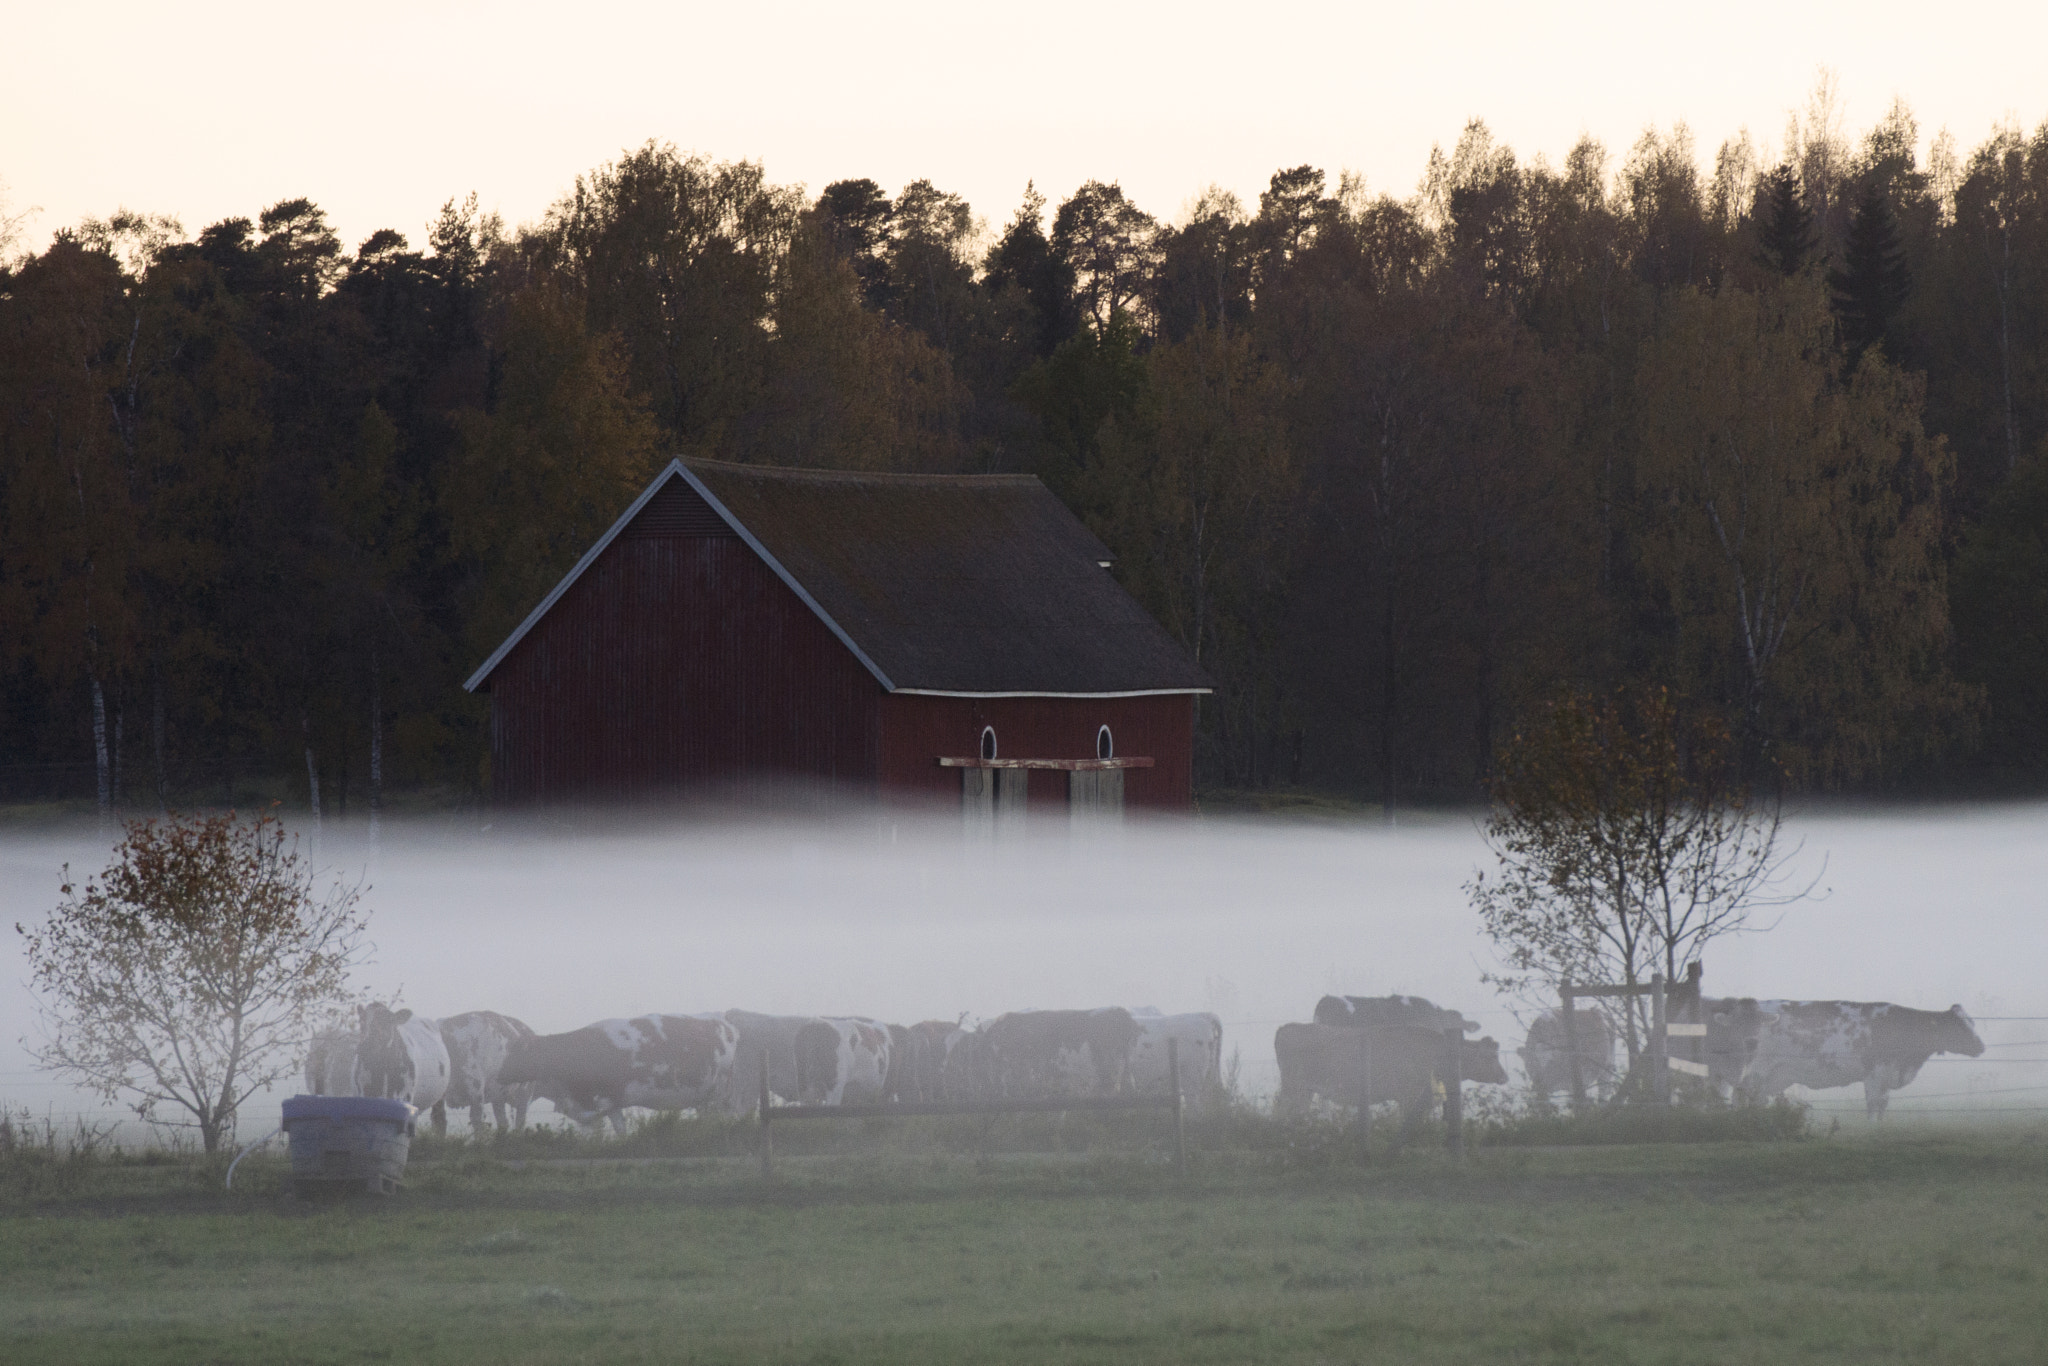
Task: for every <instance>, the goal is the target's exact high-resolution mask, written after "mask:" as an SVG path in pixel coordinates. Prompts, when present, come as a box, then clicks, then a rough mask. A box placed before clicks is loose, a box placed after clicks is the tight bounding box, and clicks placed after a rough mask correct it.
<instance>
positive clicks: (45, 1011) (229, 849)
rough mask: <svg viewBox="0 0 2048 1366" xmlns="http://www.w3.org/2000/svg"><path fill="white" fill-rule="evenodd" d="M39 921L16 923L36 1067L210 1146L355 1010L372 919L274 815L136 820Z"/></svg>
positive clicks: (352, 893)
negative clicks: (95, 871)
mask: <svg viewBox="0 0 2048 1366" xmlns="http://www.w3.org/2000/svg"><path fill="white" fill-rule="evenodd" d="M65 878H66V880H65V882H64V884H63V886H62V889H61V891H62V895H63V897H64V900H63V901H62V902H61V903H59V905H58V906H57V908H56V909H55V911H53V912H52V913H51V915H50V917H49V919H47V920H46V921H44V922H43V923H42V924H41V925H39V926H37V927H35V928H33V929H30V928H28V927H26V926H22V925H16V926H15V931H16V933H18V934H20V935H21V936H22V940H23V947H24V950H25V953H26V956H27V959H28V965H29V973H30V981H31V983H32V986H33V989H34V991H35V993H36V996H37V1007H38V1011H39V1015H40V1019H41V1023H42V1027H43V1031H44V1040H43V1043H42V1045H41V1046H40V1047H38V1048H36V1049H34V1050H33V1051H34V1054H35V1057H36V1059H37V1061H38V1063H39V1064H40V1065H41V1066H43V1067H44V1068H47V1069H49V1070H51V1071H54V1072H59V1073H62V1074H65V1075H67V1076H69V1077H70V1078H72V1079H73V1080H75V1081H77V1082H78V1083H80V1084H81V1085H83V1086H85V1087H86V1088H88V1089H90V1090H93V1091H96V1092H98V1093H99V1094H100V1095H102V1096H104V1097H105V1098H106V1099H108V1100H117V1099H118V1100H124V1101H126V1102H127V1103H128V1104H129V1105H130V1106H131V1107H132V1108H133V1109H134V1110H135V1112H136V1113H137V1114H138V1115H140V1116H141V1117H142V1118H144V1119H146V1120H150V1121H152V1122H158V1123H165V1124H171V1125H176V1126H180V1127H189V1128H194V1129H197V1130H198V1131H199V1137H200V1142H201V1144H202V1145H203V1146H204V1148H205V1150H206V1151H207V1152H215V1151H217V1150H218V1149H219V1148H220V1146H221V1143H222V1142H223V1140H225V1139H227V1138H228V1137H230V1136H231V1135H232V1133H233V1131H234V1124H235V1116H236V1114H237V1112H238V1111H239V1110H240V1109H241V1106H242V1104H243V1102H245V1101H247V1100H248V1099H249V1097H250V1096H252V1095H254V1094H255V1093H256V1092H258V1091H261V1090H263V1089H264V1088H266V1087H268V1086H271V1085H273V1084H274V1083H276V1082H278V1081H280V1080H282V1079H284V1078H285V1077H287V1076H290V1075H291V1074H292V1073H293V1072H294V1071H295V1070H296V1069H297V1066H298V1061H299V1056H300V1052H301V1050H302V1048H303V1046H304V1043H305V1040H306V1037H307V1035H308V1034H310V1033H311V1032H312V1030H313V1028H314V1027H315V1026H316V1025H318V1024H319V1023H321V1022H322V1021H324V1020H325V1019H327V1018H329V1017H331V1016H333V1015H334V1014H336V1013H338V1012H339V1011H340V1010H341V1009H342V1008H344V1007H345V1006H346V1005H348V1004H349V1003H350V1001H351V999H352V998H351V995H350V989H349V972H350V969H351V968H352V967H353V966H354V965H355V964H356V963H357V962H358V961H359V960H360V958H361V955H362V953H363V950H364V947H365V946H364V940H363V936H364V934H365V932H366V931H367V929H368V927H369V916H368V914H367V913H366V912H364V911H363V910H361V909H360V905H359V895H360V892H359V889H358V888H355V887H350V886H346V885H342V884H339V883H337V884H334V885H332V886H330V887H327V888H325V889H323V888H321V887H320V886H319V885H318V883H319V877H318V875H317V874H316V873H315V871H314V870H313V868H312V867H311V866H310V865H309V864H308V863H307V862H306V861H305V859H304V858H303V857H302V856H301V855H300V853H299V852H298V848H297V845H296V842H295V841H294V840H293V839H292V838H291V837H290V836H288V835H287V834H286V833H285V830H284V827H283V826H282V825H281V824H279V822H278V821H277V820H276V819H274V818H272V817H267V816H266V817H261V818H259V819H256V820H253V821H250V820H239V819H237V818H236V817H235V816H234V815H233V814H232V813H229V814H226V815H216V816H206V817H198V818H192V819H185V820H163V821H137V822H133V823H130V824H129V825H128V826H127V831H126V837H125V838H124V839H123V840H122V841H121V843H119V844H118V845H116V846H115V848H114V861H113V862H112V863H111V864H110V865H109V866H108V867H107V869H106V871H105V872H103V873H101V874H100V875H99V876H98V877H97V878H93V879H89V880H88V881H87V882H86V883H85V885H84V887H83V888H81V887H79V886H78V885H77V884H75V883H74V882H72V881H71V880H70V869H69V867H68V866H67V868H66V870H65Z"/></svg>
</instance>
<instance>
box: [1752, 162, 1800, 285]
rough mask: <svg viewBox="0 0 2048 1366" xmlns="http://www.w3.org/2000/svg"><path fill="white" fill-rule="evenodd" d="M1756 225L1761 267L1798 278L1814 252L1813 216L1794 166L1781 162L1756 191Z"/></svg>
mask: <svg viewBox="0 0 2048 1366" xmlns="http://www.w3.org/2000/svg"><path fill="white" fill-rule="evenodd" d="M1756 224H1757V228H1756V241H1757V262H1758V264H1760V265H1763V266H1765V267H1768V268H1769V269H1771V270H1775V271H1777V272H1778V273H1779V274H1780V275H1786V276H1791V275H1797V274H1798V273H1799V272H1800V269H1801V268H1802V267H1804V266H1805V265H1806V262H1807V258H1808V257H1809V255H1810V254H1811V253H1812V251H1813V214H1812V213H1811V212H1810V211H1809V210H1808V209H1807V207H1806V199H1805V197H1804V196H1803V195H1801V194H1800V192H1799V176H1798V174H1797V173H1796V172H1794V171H1793V169H1792V167H1791V164H1790V163H1788V162H1780V163H1779V164H1778V167H1777V169H1776V170H1774V171H1771V172H1770V173H1769V174H1768V175H1766V176H1764V178H1763V181H1762V183H1760V184H1759V185H1758V186H1757V187H1756Z"/></svg>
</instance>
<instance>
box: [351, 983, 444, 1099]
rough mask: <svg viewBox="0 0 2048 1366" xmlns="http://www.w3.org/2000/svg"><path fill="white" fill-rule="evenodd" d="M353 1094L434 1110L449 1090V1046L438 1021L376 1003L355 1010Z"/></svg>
mask: <svg viewBox="0 0 2048 1366" xmlns="http://www.w3.org/2000/svg"><path fill="white" fill-rule="evenodd" d="M356 1027H357V1030H358V1032H359V1034H360V1035H361V1037H360V1038H359V1039H358V1040H357V1042H356V1062H355V1069H354V1073H353V1075H352V1077H351V1084H350V1094H352V1095H358V1096H374V1097H377V1098H380V1099H384V1100H402V1101H404V1102H405V1103H406V1104H408V1105H410V1106H412V1107H413V1108H414V1109H415V1110H431V1109H433V1108H434V1107H435V1106H436V1105H438V1104H440V1103H441V1098H442V1097H443V1096H445V1095H447V1094H448V1079H449V1077H448V1045H447V1044H445V1043H443V1042H442V1041H441V1029H440V1026H439V1025H438V1024H436V1023H435V1022H434V1021H432V1020H429V1019H425V1018H423V1017H421V1016H417V1015H414V1014H413V1013H412V1012H411V1011H410V1010H393V1009H391V1008H390V1007H389V1006H386V1005H383V1004H381V1003H376V1002H373V1003H371V1004H369V1005H366V1006H360V1007H358V1008H357V1010H356Z"/></svg>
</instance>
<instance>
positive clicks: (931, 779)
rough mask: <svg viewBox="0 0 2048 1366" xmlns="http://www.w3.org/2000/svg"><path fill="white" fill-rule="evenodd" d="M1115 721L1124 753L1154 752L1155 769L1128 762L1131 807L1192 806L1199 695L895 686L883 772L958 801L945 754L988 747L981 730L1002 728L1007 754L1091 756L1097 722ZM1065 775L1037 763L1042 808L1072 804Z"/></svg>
mask: <svg viewBox="0 0 2048 1366" xmlns="http://www.w3.org/2000/svg"><path fill="white" fill-rule="evenodd" d="M1104 725H1107V726H1108V727H1109V730H1110V734H1111V735H1112V736H1113V737H1114V738H1115V740H1116V752H1117V754H1118V755H1119V756H1123V757H1135V756H1138V755H1144V756H1148V757H1150V758H1151V759H1153V760H1154V766H1153V767H1151V768H1133V769H1126V770H1125V772H1124V802H1125V804H1126V805H1127V806H1134V807H1146V808H1151V809H1155V810H1167V811H1185V810H1187V809H1188V808H1189V807H1191V806H1192V805H1193V804H1194V766H1193V758H1194V733H1195V709H1194V699H1193V698H1192V697H1190V696H1188V695H1187V694H1185V693H1175V694H1168V695H1164V696H1154V697H1103V698H1092V697H928V696H924V695H922V694H912V693H890V694H886V695H884V696H883V697H882V699H881V734H880V748H879V766H878V770H877V776H878V777H879V779H880V782H881V785H882V787H883V788H884V789H886V790H889V791H892V792H894V791H901V792H906V793H920V794H925V795H928V796H929V797H931V798H932V799H933V800H934V801H935V802H937V803H944V802H947V801H951V802H958V801H959V799H960V773H959V770H957V769H943V768H940V767H939V766H938V764H937V762H936V761H937V760H938V758H939V756H941V755H951V756H956V757H961V758H966V757H970V756H973V755H976V754H979V753H980V752H981V728H982V727H983V726H994V727H995V730H996V743H997V747H998V751H999V754H1000V757H1002V758H1005V759H1093V758H1094V757H1095V733H1096V730H1097V729H1098V728H1099V727H1101V726H1104ZM1066 781H1067V775H1066V774H1064V773H1061V772H1058V771H1056V770H1042V771H1034V772H1033V773H1032V774H1031V779H1030V783H1031V786H1030V793H1031V803H1032V805H1034V806H1037V805H1040V804H1045V805H1055V804H1064V803H1065V802H1066V799H1067V786H1066Z"/></svg>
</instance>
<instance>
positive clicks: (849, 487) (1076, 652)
mask: <svg viewBox="0 0 2048 1366" xmlns="http://www.w3.org/2000/svg"><path fill="white" fill-rule="evenodd" d="M677 479H680V480H682V481H684V482H685V483H686V484H687V485H688V486H689V488H690V490H691V491H692V492H694V493H695V494H696V495H697V496H698V497H700V498H702V499H703V500H704V502H705V503H706V504H708V505H709V507H710V508H711V509H712V510H713V511H715V512H716V513H717V515H718V516H719V517H720V518H722V519H723V520H724V522H725V524H726V525H727V526H728V527H730V528H731V530H732V532H733V533H735V534H737V535H738V536H739V537H740V538H741V539H742V540H744V541H745V542H746V543H747V544H748V545H749V546H750V547H751V548H752V549H753V550H754V552H755V553H756V554H758V555H759V556H760V557H761V559H762V560H763V561H764V562H765V563H766V564H767V565H768V566H769V567H770V568H771V569H772V570H773V571H774V572H775V574H776V575H777V576H778V577H780V578H781V579H782V581H783V582H784V583H785V584H787V585H788V586H789V588H790V589H791V590H792V591H793V592H794V593H796V595H797V596H798V597H799V598H800V599H802V600H803V602H804V604H805V605H806V606H808V607H809V608H810V609H811V610H812V611H813V612H815V613H816V614H817V616H818V618H819V620H821V621H822V622H824V624H825V625H826V626H827V627H829V628H830V629H831V631H832V632H833V634H834V635H836V636H838V638H839V640H840V641H841V643H843V644H844V645H845V646H846V647H847V649H849V650H851V651H852V652H853V654H854V656H855V657H856V658H858V659H859V660H860V662H861V663H862V664H863V665H864V666H866V668H867V669H868V671H869V672H870V673H871V674H873V675H874V677H875V680H876V682H878V683H880V684H881V686H882V687H883V688H885V689H887V690H888V691H890V692H907V693H939V694H955V695H967V696H1002V695H1005V694H1008V695H1016V696H1062V695H1065V696H1115V695H1138V694H1144V693H1195V692H1208V691H1210V690H1211V688H1212V687H1213V686H1214V685H1213V684H1212V683H1211V681H1210V679H1209V678H1208V676H1207V675H1206V674H1204V673H1203V672H1202V671H1201V670H1200V669H1199V668H1197V667H1196V666H1195V664H1194V663H1193V662H1192V661H1191V660H1189V658H1188V657H1187V654H1186V652H1184V651H1183V650H1182V649H1181V648H1180V645H1179V644H1178V643H1177V642H1176V641H1175V640H1174V639H1173V638H1172V637H1171V636H1169V635H1168V634H1167V633H1166V631H1165V630H1164V629H1163V628H1161V627H1160V625H1159V623H1158V622H1156V621H1154V620H1153V619H1152V618H1151V616H1150V615H1149V614H1148V613H1147V612H1146V611H1145V609H1144V608H1143V607H1141V606H1139V605H1138V602H1137V600H1136V599H1134V598H1132V597H1131V595H1130V594H1129V593H1127V592H1125V591H1124V589H1123V586H1122V585H1121V584H1119V583H1117V582H1116V580H1115V579H1114V578H1112V577H1111V576H1110V574H1109V573H1108V572H1107V571H1106V570H1105V569H1104V568H1103V566H1104V565H1105V564H1106V563H1107V562H1108V561H1109V558H1110V556H1109V552H1108V551H1107V550H1106V549H1105V548H1104V547H1103V545H1102V542H1101V541H1099V540H1097V539H1096V538H1095V536H1094V535H1093V534H1092V533H1090V532H1089V531H1088V529H1087V528H1086V527H1084V526H1083V525H1082V524H1081V522H1080V520H1079V519H1078V518H1076V517H1075V516H1074V514H1073V513H1071V512H1070V511H1068V510H1067V508H1066V506H1065V505H1064V504H1063V503H1061V502H1060V501H1059V499H1057V498H1055V497H1054V496H1053V495H1052V493H1051V491H1050V490H1048V489H1047V488H1046V487H1045V485H1044V484H1042V483H1040V482H1039V481H1038V479H1037V478H1035V477H1034V476H1031V475H1024V474H980V475H927V474H870V473H861V472H854V471H841V470H802V469H783V468H774V467H769V466H761V465H735V464H729V463H726V462H723V461H715V460H688V461H684V460H675V461H671V462H670V463H669V466H668V468H667V469H665V470H663V471H662V472H661V474H660V475H658V476H656V478H655V479H654V481H653V482H652V483H650V484H649V485H648V486H647V488H646V489H645V490H644V491H642V493H641V494H640V496H639V497H638V498H636V499H635V500H634V501H633V505H632V506H631V507H629V508H627V509H626V511H625V513H624V514H623V515H621V516H620V518H619V519H618V521H617V522H615V523H613V524H612V527H611V529H610V530H609V531H607V532H606V533H605V534H604V535H603V536H602V537H600V538H599V539H598V541H597V543H596V544H595V545H593V546H592V547H591V548H590V549H589V551H588V552H586V553H585V554H584V556H583V558H582V559H581V560H579V561H577V563H576V567H575V568H574V569H571V570H570V571H569V573H568V574H567V575H565V576H564V577H563V579H562V581H561V582H560V583H559V584H557V585H555V589H554V591H553V592H551V593H549V594H548V596H547V598H546V599H544V600H543V601H542V602H541V604H540V605H539V606H538V607H536V608H535V609H534V610H533V612H532V613H531V614H529V615H528V617H527V618H526V620H525V621H524V622H523V623H521V624H520V626H519V629H518V630H516V631H514V632H513V633H512V634H511V635H510V636H508V637H506V639H505V642H504V643H503V644H502V645H500V646H499V647H498V648H497V650H495V651H494V652H493V653H492V655H491V657H490V658H489V659H488V660H486V661H485V662H484V665H483V667H482V668H480V669H478V670H477V671H476V673H475V674H474V675H472V676H471V677H470V679H469V681H468V682H467V683H466V684H464V685H463V686H464V687H465V688H467V689H468V690H470V691H472V692H474V691H475V690H476V689H477V688H478V687H480V686H482V685H483V684H484V683H485V682H486V680H488V679H489V677H490V675H491V672H492V670H494V669H496V668H497V666H498V664H499V663H500V662H501V661H502V660H503V659H504V658H505V656H506V655H508V654H509V653H511V651H512V649H513V648H514V647H515V646H517V645H518V643H519V642H520V640H522V639H523V638H524V637H525V636H526V634H527V632H529V631H531V630H532V629H533V627H534V626H535V624H537V623H538V622H539V621H540V619H541V618H542V617H544V616H546V615H547V613H548V611H549V609H551V608H552V607H553V606H554V605H555V603H556V602H557V601H559V600H560V599H561V597H562V595H563V594H564V593H566V592H567V591H568V589H569V587H570V585H572V584H573V583H575V582H576V580H577V579H578V578H579V577H581V575H582V574H583V572H584V571H585V570H586V569H588V568H589V567H590V565H591V564H593V563H594V562H595V561H596V560H597V558H598V556H600V555H602V554H603V553H604V551H605V550H606V549H607V548H608V547H609V546H610V545H611V543H612V542H613V541H614V540H616V539H618V538H619V536H620V535H621V534H622V533H624V532H625V531H626V528H627V527H628V526H629V525H631V524H632V523H633V521H634V519H635V518H636V517H639V516H640V515H641V513H642V511H643V509H646V508H647V507H648V504H649V503H650V502H652V501H653V500H654V499H655V498H656V495H657V494H659V493H660V492H661V490H663V489H664V488H665V487H667V486H668V485H669V483H670V482H671V481H672V480H677Z"/></svg>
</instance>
